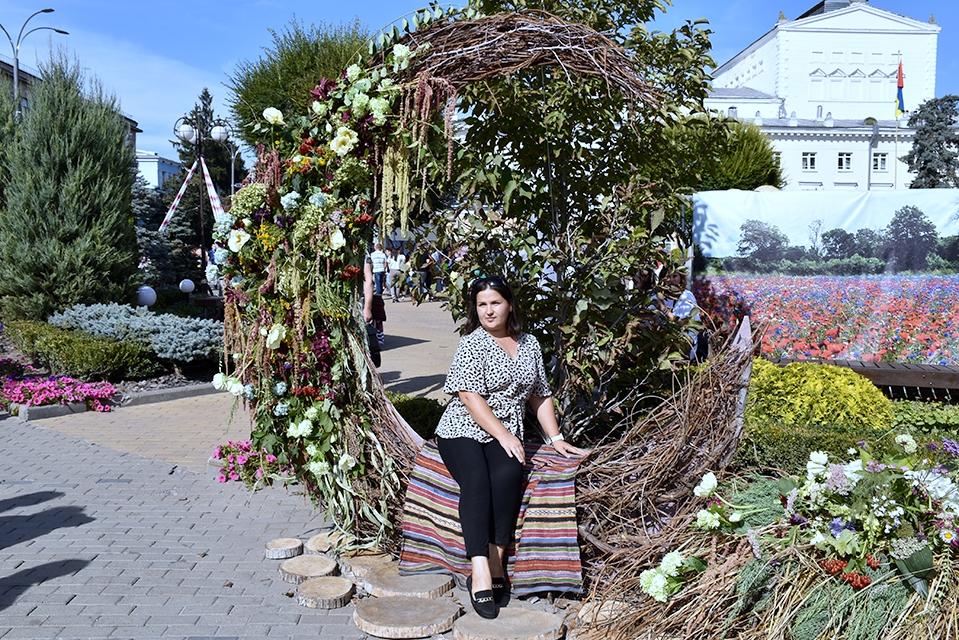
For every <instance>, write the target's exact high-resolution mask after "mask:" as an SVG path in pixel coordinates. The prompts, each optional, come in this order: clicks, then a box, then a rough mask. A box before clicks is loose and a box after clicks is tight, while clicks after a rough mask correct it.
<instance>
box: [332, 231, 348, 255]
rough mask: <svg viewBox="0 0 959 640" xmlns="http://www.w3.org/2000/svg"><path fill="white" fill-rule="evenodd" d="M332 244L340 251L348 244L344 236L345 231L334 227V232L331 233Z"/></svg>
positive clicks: (335, 249)
mask: <svg viewBox="0 0 959 640" xmlns="http://www.w3.org/2000/svg"><path fill="white" fill-rule="evenodd" d="M330 246H331V247H333V250H334V251H339V250H340V249H342V248H343V247H345V246H346V238H344V237H343V232H342V231H340V230H339V229H333V233H331V234H330Z"/></svg>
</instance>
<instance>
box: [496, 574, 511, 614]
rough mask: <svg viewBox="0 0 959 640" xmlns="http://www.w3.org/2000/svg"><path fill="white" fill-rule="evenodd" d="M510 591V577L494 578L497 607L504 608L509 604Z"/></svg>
mask: <svg viewBox="0 0 959 640" xmlns="http://www.w3.org/2000/svg"><path fill="white" fill-rule="evenodd" d="M509 592H510V584H509V578H507V577H506V576H503V577H502V578H493V599H494V600H495V601H496V606H497V607H499V608H501V609H502V608H503V607H505V606H506V605H508V604H509Z"/></svg>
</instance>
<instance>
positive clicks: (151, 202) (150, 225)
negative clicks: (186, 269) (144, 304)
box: [133, 175, 179, 289]
mask: <svg viewBox="0 0 959 640" xmlns="http://www.w3.org/2000/svg"><path fill="white" fill-rule="evenodd" d="M165 214H166V207H164V206H163V201H162V200H161V198H160V192H159V191H158V190H156V189H154V188H153V187H152V186H151V185H150V183H148V182H147V181H146V179H144V177H143V176H141V175H137V177H136V182H135V183H134V185H133V216H134V218H135V219H136V223H137V246H138V247H139V249H140V259H141V265H140V269H141V271H142V272H143V282H144V284H148V285H150V286H151V287H153V288H154V289H164V288H171V287H174V286H175V285H176V283H177V282H179V280H177V277H176V276H177V273H176V269H175V268H174V266H173V262H172V260H171V259H170V243H169V238H168V236H167V235H166V234H165V233H160V231H159V228H160V223H162V222H163V217H164V215H165Z"/></svg>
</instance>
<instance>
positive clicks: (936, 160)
mask: <svg viewBox="0 0 959 640" xmlns="http://www.w3.org/2000/svg"><path fill="white" fill-rule="evenodd" d="M957 102H959V96H955V95H952V94H949V95H946V96H943V97H941V98H933V99H932V100H926V101H925V102H923V103H922V104H921V105H920V106H919V108H918V109H916V111H915V112H913V114H912V115H910V116H909V126H910V127H915V129H916V134H915V136H914V137H913V142H912V150H910V151H909V153H907V154H906V155H905V156H903V158H902V160H903V162H905V163H906V164H908V165H909V171H911V172H912V173H914V174H916V177H915V179H914V180H913V181H912V184H911V185H909V188H910V189H936V188H949V187H955V186H959V181H957V174H959V147H957V145H959V131H956V129H955V127H954V125H955V123H956V119H957V117H959V110H957V107H956V103H957Z"/></svg>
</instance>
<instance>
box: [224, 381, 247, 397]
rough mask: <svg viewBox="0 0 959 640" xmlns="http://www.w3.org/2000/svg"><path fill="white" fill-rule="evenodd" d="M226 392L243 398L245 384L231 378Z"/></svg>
mask: <svg viewBox="0 0 959 640" xmlns="http://www.w3.org/2000/svg"><path fill="white" fill-rule="evenodd" d="M226 390H227V391H229V392H230V393H232V394H233V395H235V396H241V395H243V383H242V382H240V381H239V380H237V379H236V378H231V379H230V380H229V382H227V386H226Z"/></svg>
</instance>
